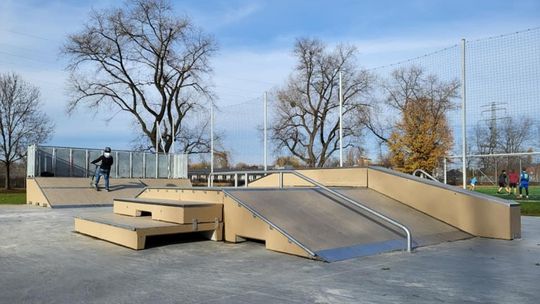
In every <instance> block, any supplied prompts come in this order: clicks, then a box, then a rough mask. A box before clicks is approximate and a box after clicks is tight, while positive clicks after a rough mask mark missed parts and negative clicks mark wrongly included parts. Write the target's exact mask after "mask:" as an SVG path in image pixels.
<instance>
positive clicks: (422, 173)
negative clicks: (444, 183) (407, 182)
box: [412, 169, 439, 182]
mask: <svg viewBox="0 0 540 304" xmlns="http://www.w3.org/2000/svg"><path fill="white" fill-rule="evenodd" d="M417 173H420V175H417ZM412 175H413V176H418V177H427V178H429V179H431V180H434V181H436V182H439V180H438V179H436V178H435V177H433V176H432V175H431V174H429V173H427V172H426V171H425V170H423V169H416V170H414V172H413V173H412Z"/></svg>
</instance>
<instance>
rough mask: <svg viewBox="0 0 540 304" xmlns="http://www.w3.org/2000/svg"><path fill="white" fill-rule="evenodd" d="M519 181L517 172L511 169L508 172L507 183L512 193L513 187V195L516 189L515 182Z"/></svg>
mask: <svg viewBox="0 0 540 304" xmlns="http://www.w3.org/2000/svg"><path fill="white" fill-rule="evenodd" d="M518 182H519V174H517V173H516V171H514V170H511V171H510V173H508V183H509V185H510V192H509V193H508V194H510V193H512V189H514V195H516V191H517V184H518Z"/></svg>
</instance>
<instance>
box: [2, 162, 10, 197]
mask: <svg viewBox="0 0 540 304" xmlns="http://www.w3.org/2000/svg"><path fill="white" fill-rule="evenodd" d="M5 166H6V181H5V183H4V188H5V189H6V190H9V189H11V183H10V177H11V172H10V168H11V163H10V162H6V163H5Z"/></svg>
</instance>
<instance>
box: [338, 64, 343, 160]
mask: <svg viewBox="0 0 540 304" xmlns="http://www.w3.org/2000/svg"><path fill="white" fill-rule="evenodd" d="M339 166H340V167H343V85H342V82H341V71H339Z"/></svg>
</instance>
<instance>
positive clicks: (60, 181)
mask: <svg viewBox="0 0 540 304" xmlns="http://www.w3.org/2000/svg"><path fill="white" fill-rule="evenodd" d="M100 186H101V189H102V190H101V191H96V190H95V189H94V188H93V187H92V186H91V184H90V178H79V177H36V178H28V179H27V204H31V205H37V206H42V207H50V208H66V207H92V206H94V207H97V206H112V205H113V201H114V199H115V198H120V197H125V198H134V197H137V196H138V195H139V194H140V193H141V192H143V191H144V189H145V188H146V187H164V186H168V187H190V186H191V183H190V182H189V180H187V179H137V178H133V179H130V178H111V179H110V187H109V188H110V192H107V191H104V190H103V181H101V182H100Z"/></svg>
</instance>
